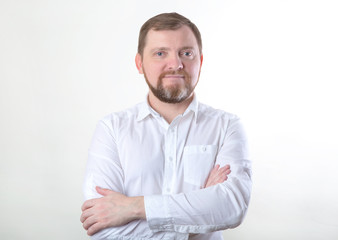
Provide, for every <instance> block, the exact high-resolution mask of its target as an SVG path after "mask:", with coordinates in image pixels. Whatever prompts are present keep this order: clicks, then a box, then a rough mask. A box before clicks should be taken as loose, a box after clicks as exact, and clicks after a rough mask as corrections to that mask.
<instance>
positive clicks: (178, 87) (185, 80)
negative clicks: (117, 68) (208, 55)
mask: <svg viewBox="0 0 338 240" xmlns="http://www.w3.org/2000/svg"><path fill="white" fill-rule="evenodd" d="M202 59H203V57H202V56H201V55H200V53H199V48H198V44H197V41H196V38H195V35H194V34H193V32H192V31H191V29H190V28H189V27H187V26H182V27H181V28H179V29H177V30H163V31H154V30H150V31H149V32H148V34H147V38H146V45H145V47H144V50H143V57H141V56H140V55H139V54H137V55H136V66H137V68H138V70H139V72H140V73H141V74H144V77H145V79H146V82H147V83H148V86H149V89H150V94H153V95H154V96H155V97H157V98H158V99H159V100H160V101H162V102H167V103H180V102H183V101H184V100H185V99H187V98H188V97H190V96H191V95H192V93H193V91H194V88H195V86H196V84H197V82H198V79H199V75H200V70H201V65H202Z"/></svg>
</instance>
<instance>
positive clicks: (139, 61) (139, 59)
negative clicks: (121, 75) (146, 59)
mask: <svg viewBox="0 0 338 240" xmlns="http://www.w3.org/2000/svg"><path fill="white" fill-rule="evenodd" d="M135 64H136V68H137V70H138V72H139V74H143V69H142V56H141V55H140V54H139V53H137V54H136V56H135Z"/></svg>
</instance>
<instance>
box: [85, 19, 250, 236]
mask: <svg viewBox="0 0 338 240" xmlns="http://www.w3.org/2000/svg"><path fill="white" fill-rule="evenodd" d="M135 62H136V66H137V69H138V71H139V73H140V74H144V77H145V79H146V82H147V84H148V86H149V89H150V91H149V93H148V97H147V101H146V102H144V103H141V104H138V105H136V106H135V107H133V108H131V109H128V110H125V111H122V112H119V113H113V114H111V115H109V116H107V117H105V118H104V119H103V120H101V121H100V122H99V123H98V125H97V128H96V131H95V134H94V137H93V140H92V144H91V146H90V149H89V158H88V163H87V171H86V176H85V183H84V194H85V198H86V199H89V200H87V201H86V202H85V203H84V204H83V206H82V211H83V212H82V215H81V222H82V223H83V227H84V228H85V229H86V230H87V233H88V235H92V236H93V239H222V234H221V231H220V230H224V229H227V228H233V227H236V226H238V225H239V224H240V223H241V221H242V219H243V218H244V216H245V213H246V210H247V207H248V203H249V198H250V192H251V164H250V161H249V160H248V156H247V155H248V154H247V143H246V138H245V136H244V132H243V129H242V126H241V123H240V121H239V119H238V118H237V117H236V116H234V115H232V114H229V113H226V112H223V111H220V110H215V109H213V108H211V107H209V106H206V105H204V104H201V103H199V102H198V101H197V99H196V96H195V94H194V88H195V86H196V84H197V82H198V80H199V76H200V71H201V66H202V62H203V55H202V41H201V35H200V33H199V31H198V29H197V27H196V26H195V25H194V24H193V23H192V22H191V21H190V20H188V19H187V18H185V17H183V16H181V15H179V14H177V13H165V14H160V15H157V16H155V17H153V18H151V19H149V20H148V21H147V22H146V23H145V24H144V25H143V26H142V28H141V30H140V35H139V46H138V53H137V55H136V58H135ZM230 166H231V174H230Z"/></svg>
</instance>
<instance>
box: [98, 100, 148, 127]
mask: <svg viewBox="0 0 338 240" xmlns="http://www.w3.org/2000/svg"><path fill="white" fill-rule="evenodd" d="M143 105H144V103H138V104H136V105H134V106H133V107H130V108H127V109H125V110H122V111H118V112H112V113H110V114H107V115H106V116H104V117H103V118H102V119H101V120H100V121H99V123H98V124H101V125H105V126H106V127H108V128H110V129H111V130H112V129H114V128H120V127H121V126H123V125H126V124H128V123H130V122H135V121H136V120H137V117H138V115H139V112H140V109H142V107H143Z"/></svg>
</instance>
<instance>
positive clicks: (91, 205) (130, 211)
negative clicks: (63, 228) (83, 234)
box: [80, 187, 146, 236]
mask: <svg viewBox="0 0 338 240" xmlns="http://www.w3.org/2000/svg"><path fill="white" fill-rule="evenodd" d="M96 191H97V192H98V193H99V194H101V195H102V196H103V197H102V198H96V199H90V200H87V201H85V202H84V203H83V205H82V208H81V209H82V215H81V218H80V220H81V222H82V223H83V228H84V229H86V230H87V234H88V235H89V236H92V235H93V234H94V233H96V232H98V231H100V230H102V229H104V228H108V227H117V226H121V225H125V224H127V223H129V222H131V221H133V220H136V219H145V218H146V216H145V210H144V200H143V197H127V196H125V195H123V194H121V193H118V192H114V191H112V190H109V189H103V188H100V187H96Z"/></svg>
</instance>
